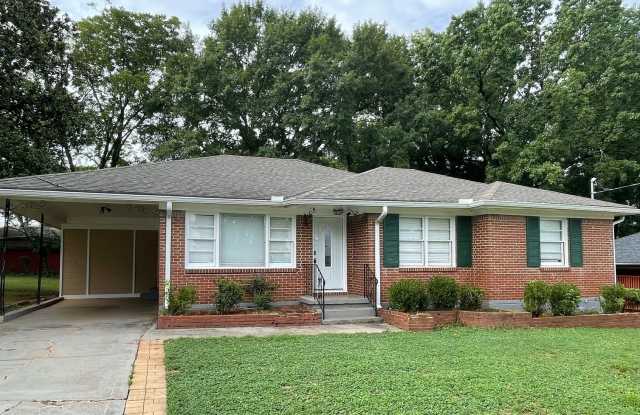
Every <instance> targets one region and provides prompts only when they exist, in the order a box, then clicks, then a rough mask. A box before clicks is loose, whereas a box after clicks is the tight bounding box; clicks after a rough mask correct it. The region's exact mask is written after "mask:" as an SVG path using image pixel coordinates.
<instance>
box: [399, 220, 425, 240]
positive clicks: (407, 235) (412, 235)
mask: <svg viewBox="0 0 640 415" xmlns="http://www.w3.org/2000/svg"><path fill="white" fill-rule="evenodd" d="M399 225H400V235H399V236H400V240H401V241H421V240H422V219H421V218H400V223H399Z"/></svg>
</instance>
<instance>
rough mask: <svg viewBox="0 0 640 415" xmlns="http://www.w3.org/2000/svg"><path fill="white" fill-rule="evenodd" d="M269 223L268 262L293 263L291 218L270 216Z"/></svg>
mask: <svg viewBox="0 0 640 415" xmlns="http://www.w3.org/2000/svg"><path fill="white" fill-rule="evenodd" d="M269 223H270V225H269V263H270V264H273V265H288V264H293V220H292V218H278V217H271V218H270V219H269Z"/></svg>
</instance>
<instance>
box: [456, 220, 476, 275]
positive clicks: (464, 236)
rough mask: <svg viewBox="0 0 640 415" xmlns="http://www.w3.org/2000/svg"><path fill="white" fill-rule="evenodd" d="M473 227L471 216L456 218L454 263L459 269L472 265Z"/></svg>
mask: <svg viewBox="0 0 640 415" xmlns="http://www.w3.org/2000/svg"><path fill="white" fill-rule="evenodd" d="M472 240H473V225H472V223H471V216H458V217H456V262H457V263H458V266H459V267H466V268H468V267H471V265H472V263H473V248H472Z"/></svg>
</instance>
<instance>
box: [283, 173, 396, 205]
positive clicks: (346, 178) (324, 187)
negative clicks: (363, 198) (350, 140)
mask: <svg viewBox="0 0 640 415" xmlns="http://www.w3.org/2000/svg"><path fill="white" fill-rule="evenodd" d="M382 167H383V166H378V167H375V168H373V169H370V170H367V171H363V172H361V173H352V172H349V173H352V174H351V175H350V176H347V177H345V178H343V179H339V180H336V181H333V182H331V183H328V184H326V185H325V186H320V187H316V188H314V189H311V190H306V191H304V192H300V193H296V194H294V195H292V196H291V197H290V199H297V198H298V197H300V196H306V195H308V194H310V193H313V192H318V191H320V190H325V189H327V188H329V187H331V186H333V185H336V184H338V183H342V182H344V181H347V180H350V179H354V178H356V177H362V175H364V174H367V173H370V172H372V171H374V170H378V169H380V168H382Z"/></svg>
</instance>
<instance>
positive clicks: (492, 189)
mask: <svg viewBox="0 0 640 415" xmlns="http://www.w3.org/2000/svg"><path fill="white" fill-rule="evenodd" d="M502 183H503V182H501V181H499V180H496V181H495V182H493V183H485V184H486V185H487V186H488V187H487V189H485V190H484V191H483V192H481V193H480V195H479V196H480V197H481V198H483V199H485V198H486V200H492V198H493V197H494V196H495V194H496V192H497V191H498V189H499V188H500V186H501V185H502Z"/></svg>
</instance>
